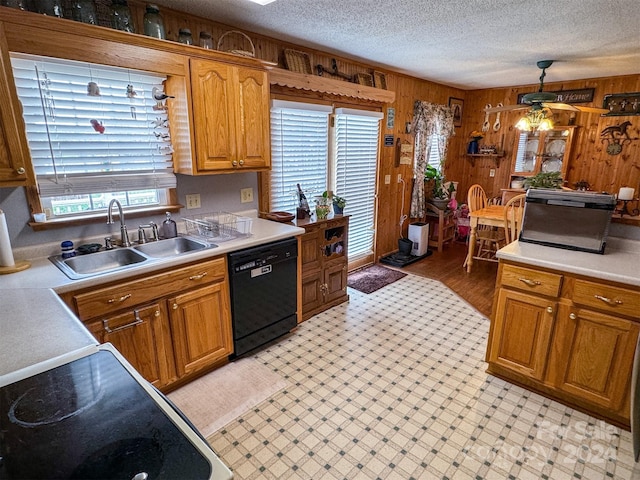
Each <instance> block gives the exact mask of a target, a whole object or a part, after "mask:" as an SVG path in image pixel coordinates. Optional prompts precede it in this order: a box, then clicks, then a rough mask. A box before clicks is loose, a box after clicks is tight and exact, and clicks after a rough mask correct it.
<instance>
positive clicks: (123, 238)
mask: <svg viewBox="0 0 640 480" xmlns="http://www.w3.org/2000/svg"><path fill="white" fill-rule="evenodd" d="M114 203H115V204H116V206H117V207H118V215H119V216H120V244H121V245H122V246H123V247H130V246H131V242H130V241H129V234H128V233H127V226H126V225H125V224H124V213H123V212H122V205H121V204H120V202H119V201H118V199H116V198H114V199H112V200H111V201H110V202H109V207H108V208H107V225H112V224H113V216H112V215H111V208H112V207H113V204H114Z"/></svg>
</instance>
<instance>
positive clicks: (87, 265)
mask: <svg viewBox="0 0 640 480" xmlns="http://www.w3.org/2000/svg"><path fill="white" fill-rule="evenodd" d="M215 247H217V245H215V244H213V243H206V242H203V241H199V240H196V239H193V238H189V237H175V238H167V239H164V240H158V241H155V242H149V243H143V244H140V245H133V246H131V247H124V248H114V249H113V250H105V251H101V252H96V253H89V254H86V255H79V256H75V257H71V258H62V256H61V255H55V256H52V257H49V260H51V261H52V262H53V264H54V265H55V266H56V267H58V268H59V269H60V270H62V272H63V273H64V274H65V275H66V276H67V277H69V278H70V279H72V280H78V279H81V278H86V277H92V276H95V275H101V274H104V273H112V272H117V271H121V270H126V269H130V268H132V267H136V266H140V265H142V264H145V263H150V262H153V261H156V260H159V259H163V258H164V259H166V258H171V257H177V256H179V255H185V254H189V253H193V252H198V251H201V250H205V249H210V248H215Z"/></svg>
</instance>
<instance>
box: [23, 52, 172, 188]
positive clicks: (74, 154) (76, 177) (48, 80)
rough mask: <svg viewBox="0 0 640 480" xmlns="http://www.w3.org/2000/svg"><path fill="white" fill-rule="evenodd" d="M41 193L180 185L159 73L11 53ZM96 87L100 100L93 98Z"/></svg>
mask: <svg viewBox="0 0 640 480" xmlns="http://www.w3.org/2000/svg"><path fill="white" fill-rule="evenodd" d="M11 64H12V67H13V72H14V77H15V81H16V87H17V90H18V96H19V98H20V101H21V102H22V107H23V115H24V119H25V123H26V132H27V139H28V142H29V148H30V150H31V157H32V159H33V164H34V168H35V172H36V177H37V179H38V185H39V188H40V195H41V196H43V197H47V196H61V195H80V194H88V193H96V192H122V191H127V190H142V189H146V188H151V189H153V188H156V189H159V188H172V187H175V186H176V179H175V175H174V174H173V163H172V151H173V150H172V147H171V140H170V136H169V128H168V127H169V125H168V117H167V113H166V110H164V109H163V108H158V104H157V102H156V101H155V100H154V99H153V96H152V92H153V88H154V87H158V88H159V89H160V91H162V90H163V88H162V85H163V82H164V80H165V79H166V78H165V77H163V76H160V75H157V74H150V73H147V72H140V71H133V70H129V69H122V68H115V67H104V66H101V65H94V64H87V63H82V62H74V61H66V60H58V59H50V58H43V57H35V56H30V55H22V54H12V57H11ZM90 82H93V83H94V84H95V85H97V87H98V89H99V96H90V95H88V91H89V89H90V88H91V86H92V85H90Z"/></svg>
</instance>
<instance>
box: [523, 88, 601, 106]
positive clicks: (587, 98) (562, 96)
mask: <svg viewBox="0 0 640 480" xmlns="http://www.w3.org/2000/svg"><path fill="white" fill-rule="evenodd" d="M595 90H596V89H595V88H580V89H576V90H558V91H555V92H545V93H553V94H555V96H556V99H555V100H554V102H558V103H588V102H593V94H594V92H595ZM525 95H527V94H526V93H519V94H518V103H519V104H524V103H525V102H524V100H523V97H524V96H525Z"/></svg>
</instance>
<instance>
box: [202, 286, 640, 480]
mask: <svg viewBox="0 0 640 480" xmlns="http://www.w3.org/2000/svg"><path fill="white" fill-rule="evenodd" d="M349 295H350V297H351V299H350V301H349V302H348V303H345V304H343V305H340V306H338V307H335V308H333V309H331V310H329V311H326V312H324V313H322V314H320V315H317V316H315V317H313V318H311V319H310V320H308V321H306V322H304V323H303V324H302V325H301V326H300V327H299V328H298V331H297V332H295V333H294V334H291V335H289V336H288V337H286V338H284V339H283V340H281V341H280V342H278V343H276V344H274V345H272V346H269V347H267V348H265V349H263V350H262V351H259V352H258V353H257V354H255V356H254V357H255V358H256V359H258V360H259V361H261V362H264V364H265V365H268V366H269V367H270V368H272V369H273V370H274V371H275V372H278V373H279V374H280V375H282V376H283V377H284V378H286V379H287V380H288V381H289V382H290V384H289V386H288V387H287V388H285V389H284V390H282V391H280V392H279V393H277V394H275V395H274V396H272V397H271V398H270V399H268V400H267V401H265V402H263V403H262V404H260V405H258V406H257V407H256V408H255V409H254V410H251V411H249V412H247V413H246V414H244V415H242V416H241V417H240V418H237V419H236V420H234V421H233V422H231V423H230V424H228V425H227V426H226V427H225V428H223V429H222V430H220V431H218V432H217V433H215V434H214V435H212V436H211V437H210V438H209V441H210V443H211V445H212V446H213V448H214V450H216V452H217V453H218V455H220V457H221V458H222V459H223V461H224V462H225V463H226V464H227V465H229V467H230V468H231V469H232V470H233V471H234V475H235V478H237V479H349V480H351V479H385V480H386V479H451V480H453V479H474V480H480V479H523V480H526V479H533V478H542V479H550V480H562V479H629V478H640V474H638V472H636V471H635V470H636V469H637V467H635V464H634V462H633V458H632V453H631V452H632V447H631V436H630V434H629V432H626V431H623V430H620V429H618V428H616V427H613V426H611V425H608V424H606V423H603V422H601V421H598V420H596V419H594V418H592V417H590V416H588V415H585V414H582V413H580V412H577V411H574V410H573V409H571V408H568V407H565V406H563V405H560V404H558V403H556V402H553V401H551V400H547V399H545V398H544V397H542V396H539V395H536V394H534V393H531V392H528V391H526V390H524V389H522V388H520V387H517V386H514V385H511V384H509V383H507V382H504V381H502V380H499V379H497V378H495V377H492V376H489V375H487V374H486V373H485V367H486V365H485V363H484V360H483V359H484V352H485V345H486V339H487V333H488V326H489V321H488V319H487V318H485V317H483V316H482V315H481V314H480V313H478V312H477V311H476V310H475V309H474V308H473V307H471V306H469V305H468V304H467V303H465V302H464V301H463V300H461V299H460V298H459V297H458V296H457V295H456V294H455V293H453V292H452V291H451V290H449V289H448V288H447V287H445V286H444V285H443V284H441V283H440V282H438V281H435V280H430V279H427V278H422V277H418V276H415V275H408V276H407V277H405V278H403V279H401V280H399V281H397V282H395V283H393V284H391V285H388V286H386V287H384V288H383V289H381V290H378V291H377V292H374V293H373V294H370V295H366V294H363V293H360V292H358V291H356V290H353V289H350V291H349Z"/></svg>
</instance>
